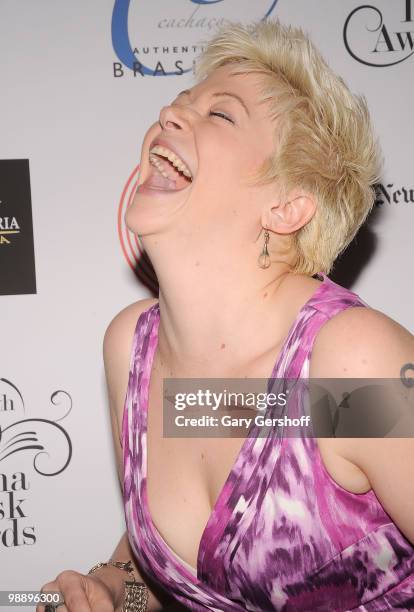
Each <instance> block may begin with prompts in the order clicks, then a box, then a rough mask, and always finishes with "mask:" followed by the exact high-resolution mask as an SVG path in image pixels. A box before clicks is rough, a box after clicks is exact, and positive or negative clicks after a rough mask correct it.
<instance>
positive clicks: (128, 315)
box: [103, 298, 158, 359]
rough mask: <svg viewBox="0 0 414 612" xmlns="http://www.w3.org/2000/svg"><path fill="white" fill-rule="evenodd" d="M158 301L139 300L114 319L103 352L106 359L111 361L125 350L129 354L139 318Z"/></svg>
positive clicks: (106, 335)
mask: <svg viewBox="0 0 414 612" xmlns="http://www.w3.org/2000/svg"><path fill="white" fill-rule="evenodd" d="M157 301H158V300H156V299H155V298H148V299H145V300H139V301H138V302H134V303H133V304H130V305H129V306H127V307H126V308H124V309H123V310H121V312H119V313H118V314H117V315H116V316H115V317H114V318H113V319H112V321H111V322H110V324H109V325H108V328H107V330H106V332H105V336H104V342H103V350H104V358H105V359H107V358H109V359H110V358H111V357H112V356H113V355H114V354H117V355H120V354H122V353H124V352H125V350H127V352H128V354H129V351H128V349H130V348H131V345H132V337H133V335H134V331H135V327H136V324H137V321H138V318H139V316H140V315H141V314H142V313H143V312H144V311H145V310H147V309H148V308H150V307H151V306H152V305H153V304H156V303H157Z"/></svg>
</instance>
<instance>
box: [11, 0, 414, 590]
mask: <svg viewBox="0 0 414 612" xmlns="http://www.w3.org/2000/svg"><path fill="white" fill-rule="evenodd" d="M265 18H269V19H271V18H279V19H280V20H281V21H282V22H283V23H291V24H294V25H300V26H302V27H303V28H304V29H305V30H306V31H307V32H309V33H310V34H311V36H312V38H313V40H314V42H315V43H316V45H317V46H318V47H319V48H320V49H321V51H322V52H323V53H324V55H325V57H326V58H327V60H328V61H329V63H330V64H331V65H332V67H333V68H334V69H335V70H336V71H337V72H339V73H340V74H341V75H342V76H343V77H344V78H345V80H346V81H347V82H348V83H349V85H350V86H351V88H352V89H353V90H354V91H356V92H358V93H363V94H364V95H365V96H366V98H367V100H368V103H369V107H370V109H371V113H372V116H373V119H374V123H375V126H376V130H377V133H378V137H379V139H380V142H381V145H382V149H383V154H384V172H383V176H382V179H381V183H380V184H379V185H378V191H377V201H376V205H375V209H374V211H373V213H372V215H371V216H370V218H369V221H368V222H367V224H366V226H365V227H364V228H363V229H362V230H361V231H360V233H359V234H358V236H357V238H356V239H355V240H354V242H353V244H352V245H351V246H350V248H349V249H348V250H347V252H346V253H345V255H344V256H343V257H342V258H341V260H340V261H339V262H338V265H337V266H336V268H335V271H334V273H333V274H332V275H331V277H332V278H333V280H336V281H337V282H339V283H341V284H343V285H345V286H347V287H349V288H351V289H353V290H354V291H356V292H357V293H359V294H360V296H361V297H362V298H363V299H364V300H365V301H367V302H368V303H369V304H370V305H371V306H372V307H374V308H376V309H378V310H381V311H383V312H385V313H386V314H388V315H389V316H391V317H392V318H394V319H396V320H397V321H398V322H399V323H401V324H402V325H404V326H405V327H406V328H408V329H409V330H410V331H413V330H414V312H413V308H412V302H413V296H414V289H413V286H412V277H413V274H412V269H413V266H412V254H413V239H412V230H413V221H414V171H413V169H412V146H413V142H414V122H413V119H412V108H413V107H412V100H413V98H414V78H413V67H414V57H413V55H414V1H413V0H392V1H389V0H372V2H371V4H370V5H369V6H367V5H364V3H363V2H361V0H347V2H344V1H343V0H329V1H328V0H312V1H309V0H255V1H254V2H251V1H249V0H211V1H208V0H174V1H171V0H151V1H150V0H116V1H115V2H114V1H113V0H112V1H111V0H86V1H85V0H71V1H70V2H69V1H67V0H19V1H16V0H0V49H1V53H0V66H1V75H0V79H1V80H0V82H1V87H0V109H1V110H0V294H1V295H0V312H1V335H0V338H1V351H0V559H1V577H0V588H1V589H6V588H8V589H38V588H40V586H41V585H42V584H43V583H44V582H46V581H49V580H51V579H53V578H54V577H55V576H56V574H57V573H59V572H60V571H61V570H63V569H68V568H71V569H77V570H79V571H82V572H84V571H86V570H87V569H88V568H89V567H91V566H92V565H93V564H94V563H95V562H97V561H100V560H105V559H107V558H108V557H109V555H110V554H111V553H112V551H113V549H114V547H115V545H116V544H117V542H118V540H119V538H120V536H121V534H122V533H123V531H124V529H125V527H124V516H123V509H122V502H121V495H120V488H119V483H118V480H117V475H116V468H115V460H114V455H113V447H112V440H111V433H110V420H109V414H108V407H107V399H106V390H105V381H104V374H103V363H102V339H103V335H104V332H105V329H106V327H107V325H108V323H109V322H110V320H111V319H112V317H113V316H114V315H115V314H116V313H117V312H119V310H121V309H122V308H123V307H125V306H126V305H128V304H130V303H131V302H134V301H136V300H138V299H140V298H143V297H147V296H149V295H151V293H152V292H153V291H154V290H156V281H155V279H154V277H153V274H152V271H151V266H150V263H149V262H148V261H147V260H146V259H145V257H143V255H142V249H141V245H140V243H139V240H138V239H137V237H136V236H133V235H131V234H130V233H129V231H128V230H127V229H126V227H125V225H124V221H123V214H124V212H125V209H126V208H127V206H128V203H129V202H130V200H131V197H132V196H133V193H134V189H135V186H136V180H137V170H138V169H137V164H138V161H139V152H140V146H141V141H142V138H143V135H144V133H145V131H146V129H147V127H148V126H149V125H150V124H151V123H153V122H154V121H155V120H156V119H157V117H158V112H159V109H160V108H161V107H162V106H163V105H165V104H166V103H168V102H169V101H170V100H172V99H173V98H174V97H175V95H176V94H177V93H178V92H179V91H181V90H183V89H185V88H187V87H189V86H191V84H192V82H193V75H192V69H193V63H194V60H195V58H196V57H197V55H198V54H199V52H200V50H201V49H202V47H203V44H204V43H205V41H206V40H207V39H208V37H209V36H211V35H212V34H213V33H214V31H215V30H216V28H217V27H218V26H220V25H221V24H222V23H225V22H226V21H228V20H239V21H243V22H249V21H253V20H255V21H256V20H259V19H265Z"/></svg>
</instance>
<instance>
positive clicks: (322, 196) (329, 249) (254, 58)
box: [195, 21, 380, 275]
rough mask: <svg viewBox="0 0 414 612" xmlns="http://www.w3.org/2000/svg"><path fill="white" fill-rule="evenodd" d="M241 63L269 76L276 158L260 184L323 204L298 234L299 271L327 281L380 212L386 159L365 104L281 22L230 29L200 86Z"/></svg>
mask: <svg viewBox="0 0 414 612" xmlns="http://www.w3.org/2000/svg"><path fill="white" fill-rule="evenodd" d="M230 63H231V64H235V74H244V73H247V72H256V73H260V74H261V75H263V88H262V98H261V100H260V101H263V102H265V101H268V102H270V108H271V112H270V118H271V119H272V120H274V119H277V121H276V124H275V125H276V127H275V151H274V155H273V156H272V157H271V158H270V159H268V160H267V161H266V163H265V165H264V166H263V167H262V168H261V169H260V172H259V174H258V176H257V177H256V178H257V180H258V181H259V182H260V181H261V182H271V181H274V182H275V183H276V184H278V186H279V188H280V189H281V190H282V191H283V193H285V194H287V193H289V192H290V191H291V190H292V189H294V188H297V187H299V188H301V189H303V190H305V191H306V192H308V193H310V194H312V195H313V196H314V197H315V199H316V202H317V207H316V212H315V214H314V216H313V217H312V219H311V220H310V221H309V222H308V223H307V224H306V225H305V226H303V227H302V228H300V229H299V230H297V231H296V232H295V233H294V234H293V235H292V241H293V246H294V248H295V252H296V254H297V258H296V262H295V264H294V266H293V269H292V271H293V272H295V273H297V274H299V273H301V274H309V275H313V274H315V273H316V272H325V273H326V274H328V273H329V272H330V271H331V269H332V267H333V263H334V261H335V259H336V258H337V257H338V255H339V254H340V253H341V252H343V251H344V250H345V249H346V247H347V246H348V244H349V243H350V242H351V240H352V239H353V238H354V236H355V234H356V233H357V231H358V229H359V228H360V226H361V225H362V223H363V222H364V221H365V219H366V217H367V216H368V214H369V212H370V210H371V209H372V207H373V205H374V200H375V192H374V189H373V185H374V184H375V182H377V181H378V180H379V169H380V154H379V149H378V145H377V142H376V138H375V136H374V133H373V129H372V125H371V119H370V116H369V111H368V107H367V104H366V101H365V98H363V97H362V96H357V95H354V94H352V93H351V91H350V90H349V88H348V87H347V85H346V84H345V83H344V81H343V80H342V79H341V78H340V77H339V76H337V75H336V74H335V73H334V72H333V70H332V69H331V68H330V67H329V66H328V65H327V63H326V62H325V60H324V59H323V58H322V56H321V54H320V53H319V51H317V49H316V48H315V47H314V45H313V44H312V43H311V41H310V40H309V38H308V37H307V36H306V34H304V32H303V31H302V30H301V29H299V28H294V27H290V26H284V25H282V24H280V23H279V22H278V21H261V22H259V23H256V24H252V25H248V26H246V25H242V24H239V23H231V24H229V25H226V26H224V27H223V28H222V29H221V30H220V31H219V32H218V33H217V34H216V35H215V36H214V38H212V39H211V40H210V41H209V42H208V44H207V46H206V48H205V50H204V52H203V54H202V55H201V57H200V58H199V60H198V63H197V65H196V71H195V72H196V77H197V79H198V80H201V79H203V78H205V77H206V76H208V75H209V74H210V73H211V72H212V71H213V70H214V69H216V68H219V67H220V66H224V65H226V64H230Z"/></svg>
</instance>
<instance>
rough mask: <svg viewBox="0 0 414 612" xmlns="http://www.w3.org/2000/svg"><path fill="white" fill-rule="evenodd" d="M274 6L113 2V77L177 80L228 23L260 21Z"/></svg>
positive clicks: (266, 0) (224, 1) (194, 0)
mask: <svg viewBox="0 0 414 612" xmlns="http://www.w3.org/2000/svg"><path fill="white" fill-rule="evenodd" d="M277 2H278V0H255V1H254V2H246V3H244V6H243V12H242V14H240V0H180V2H171V1H170V0H152V1H151V3H150V7H149V6H148V2H144V1H143V0H141V1H140V0H115V3H114V8H113V12H112V26H111V32H112V45H113V49H114V51H115V54H116V56H117V57H118V59H119V61H118V62H113V76H114V77H117V78H118V77H123V76H125V74H127V73H129V74H132V75H133V76H134V77H136V76H179V75H182V74H185V73H188V72H190V71H191V70H193V66H194V62H195V58H196V57H197V55H198V54H199V53H200V51H202V49H203V40H201V39H204V41H205V39H206V38H208V37H209V36H210V35H211V34H213V33H214V31H215V30H216V29H217V27H220V26H222V25H224V24H225V23H227V22H229V21H232V20H233V19H236V20H237V21H239V20H245V21H246V22H251V21H257V20H260V19H266V18H267V17H269V15H270V14H271V13H272V12H273V11H274V9H275V7H276V4H277Z"/></svg>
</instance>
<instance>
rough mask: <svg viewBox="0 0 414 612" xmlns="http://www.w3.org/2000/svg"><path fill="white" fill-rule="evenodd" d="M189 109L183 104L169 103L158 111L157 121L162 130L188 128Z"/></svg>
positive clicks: (189, 122)
mask: <svg viewBox="0 0 414 612" xmlns="http://www.w3.org/2000/svg"><path fill="white" fill-rule="evenodd" d="M190 114H191V111H190V109H189V108H186V107H185V106H184V105H178V104H170V105H169V106H164V107H163V108H162V109H161V111H160V118H159V123H160V126H161V127H162V129H163V130H189V129H190V128H191V119H190Z"/></svg>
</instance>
